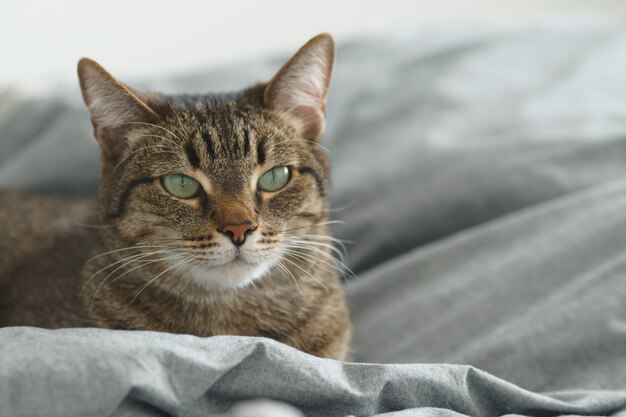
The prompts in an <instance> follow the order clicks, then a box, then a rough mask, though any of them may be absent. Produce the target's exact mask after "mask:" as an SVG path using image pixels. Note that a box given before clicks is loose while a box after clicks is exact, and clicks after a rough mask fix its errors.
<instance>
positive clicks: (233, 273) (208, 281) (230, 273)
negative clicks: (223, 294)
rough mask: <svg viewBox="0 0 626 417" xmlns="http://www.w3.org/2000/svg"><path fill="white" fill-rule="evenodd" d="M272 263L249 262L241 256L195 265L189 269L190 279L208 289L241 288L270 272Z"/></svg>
mask: <svg viewBox="0 0 626 417" xmlns="http://www.w3.org/2000/svg"><path fill="white" fill-rule="evenodd" d="M270 268H271V264H270V263H269V262H262V263H258V264H252V263H248V262H246V261H244V260H242V259H240V258H235V259H233V260H232V261H230V262H228V263H226V264H223V265H218V266H203V265H193V266H191V267H190V268H189V269H188V273H187V275H188V276H189V279H191V280H193V281H194V282H195V283H196V284H198V285H200V286H201V287H204V288H207V289H229V288H241V287H246V286H248V285H250V283H252V282H253V281H256V280H258V279H260V278H262V277H263V276H264V275H265V274H267V273H268V272H269V270H270Z"/></svg>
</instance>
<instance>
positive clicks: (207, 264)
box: [78, 34, 334, 288]
mask: <svg viewBox="0 0 626 417" xmlns="http://www.w3.org/2000/svg"><path fill="white" fill-rule="evenodd" d="M333 57H334V43H333V40H332V38H331V37H330V36H329V35H327V34H322V35H319V36H317V37H315V38H313V39H312V40H310V41H309V42H308V43H307V44H306V45H304V46H303V47H302V48H301V49H300V50H299V51H298V52H297V53H296V54H295V55H294V56H293V57H292V58H291V59H290V60H289V61H288V62H287V63H286V64H285V65H284V66H283V67H282V68H281V69H280V70H279V71H278V73H277V74H276V75H275V76H274V78H272V80H271V81H269V82H268V83H267V84H261V85H257V86H254V87H252V88H249V89H247V90H244V91H242V92H239V93H235V94H224V95H222V94H207V95H182V96H181V95H178V96H170V95H164V94H155V93H144V92H140V91H137V90H134V89H132V88H130V87H127V86H125V85H124V84H122V83H120V82H119V81H117V80H116V79H114V78H113V77H112V76H111V75H110V74H108V73H107V72H106V71H105V70H104V69H103V68H102V67H101V66H99V65H98V64H97V63H96V62H94V61H92V60H89V59H85V58H84V59H82V60H81V61H80V62H79V64H78V74H79V79H80V85H81V88H82V92H83V97H84V100H85V103H86V104H87V107H88V109H89V112H90V113H91V120H92V123H93V126H94V134H95V137H96V139H97V141H98V143H99V144H100V147H101V149H102V163H101V169H100V171H101V178H100V190H99V201H100V209H101V213H100V216H101V221H102V222H103V223H105V224H107V225H110V226H111V227H108V228H103V229H102V230H103V232H102V236H103V239H104V241H105V244H106V245H107V246H109V247H108V248H107V249H115V248H117V247H135V248H137V250H138V251H139V254H140V255H137V256H144V258H143V260H144V261H146V262H148V261H151V260H155V262H157V261H158V262H166V263H167V264H168V265H170V266H169V267H170V268H172V270H178V271H182V272H185V273H188V276H189V277H190V279H193V280H195V281H196V282H198V283H200V284H201V285H206V286H221V287H226V288H229V287H230V288H232V287H237V286H243V285H246V284H248V283H250V282H252V281H253V280H255V279H258V278H260V277H261V276H263V275H264V274H266V273H267V272H268V271H269V270H270V269H271V268H272V267H274V266H277V267H281V261H282V267H284V266H285V262H292V263H299V262H301V261H303V260H306V259H305V258H304V256H305V255H302V254H300V255H298V253H301V251H298V248H303V247H304V245H309V242H313V243H315V239H319V236H318V237H316V236H315V235H323V234H324V233H325V230H326V227H325V226H324V223H325V220H326V218H327V217H326V216H327V211H328V199H327V193H328V186H329V185H328V177H329V171H328V170H329V167H328V161H327V156H326V154H325V151H324V149H323V148H322V147H321V146H320V145H319V143H318V141H319V139H320V136H321V134H322V132H323V130H324V121H325V109H324V103H325V98H326V93H327V89H328V85H329V82H330V77H331V71H332V66H333ZM322 242H324V241H322ZM317 243H318V244H319V243H321V242H320V241H318V242H317ZM324 244H327V243H325V242H324ZM313 247H315V246H313ZM322 249H323V247H322ZM320 251H321V250H320ZM324 252H326V251H325V250H324ZM306 256H311V255H310V254H308V255H306ZM298 257H300V258H298ZM139 259H142V258H139ZM285 259H286V261H285Z"/></svg>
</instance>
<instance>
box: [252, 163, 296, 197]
mask: <svg viewBox="0 0 626 417" xmlns="http://www.w3.org/2000/svg"><path fill="white" fill-rule="evenodd" d="M289 177H290V171H289V167H286V166H280V167H274V168H272V169H270V170H269V171H267V172H266V173H265V174H263V175H261V176H260V177H259V182H258V185H257V186H258V187H259V190H261V191H269V192H273V191H278V190H280V189H281V188H283V187H284V186H285V185H287V183H288V182H289Z"/></svg>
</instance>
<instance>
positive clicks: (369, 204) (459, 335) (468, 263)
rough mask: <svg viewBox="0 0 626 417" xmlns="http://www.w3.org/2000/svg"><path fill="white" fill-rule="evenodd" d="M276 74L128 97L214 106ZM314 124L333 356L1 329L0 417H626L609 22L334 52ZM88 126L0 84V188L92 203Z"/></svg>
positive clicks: (620, 161) (264, 66)
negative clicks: (286, 410)
mask: <svg viewBox="0 0 626 417" xmlns="http://www.w3.org/2000/svg"><path fill="white" fill-rule="evenodd" d="M283 58H284V57H267V58H263V59H257V60H251V61H249V62H242V63H240V64H239V65H231V66H228V67H223V68H217V69H212V70H207V71H197V72H193V73H187V74H181V75H176V76H162V77H158V76H155V77H153V78H146V79H142V80H140V81H139V82H137V81H135V82H133V80H126V81H128V82H129V83H130V84H131V85H138V86H139V87H143V88H147V89H149V88H154V89H158V90H161V91H165V92H182V91H193V92H198V91H222V90H230V89H236V88H240V87H242V86H244V85H246V84H248V83H251V82H254V81H257V80H259V79H266V78H268V77H269V76H271V74H272V73H273V71H275V70H276V68H278V67H279V66H280V63H281V62H282V60H283ZM104 64H106V63H104ZM112 70H113V71H114V70H115V69H112ZM328 115H329V117H328V126H327V130H326V134H325V139H324V142H323V144H324V146H326V147H327V148H328V149H329V151H330V155H331V159H332V164H333V169H334V171H333V178H332V183H333V207H334V208H335V211H334V212H333V217H334V219H336V220H338V221H341V222H343V223H339V224H337V225H335V227H334V234H335V236H337V237H339V238H341V239H344V240H346V241H348V242H352V243H348V244H347V245H346V246H347V255H348V261H349V265H350V267H351V268H352V270H353V271H354V273H355V274H356V277H355V278H349V277H346V287H347V291H348V297H349V304H350V309H351V315H352V318H353V321H354V326H355V329H354V330H355V332H354V343H353V353H352V359H351V361H350V362H336V361H333V360H328V359H320V358H316V357H313V356H310V355H307V354H305V353H302V352H299V351H296V350H294V349H292V348H290V347H288V346H285V345H281V344H280V343H278V342H275V341H272V340H269V339H264V338H251V337H234V336H216V337H211V338H198V337H194V336H189V335H174V334H164V333H154V332H124V331H110V330H102V329H61V330H45V329H37V328H26V327H15V328H4V329H0V415H3V416H4V415H6V416H46V417H54V416H167V415H173V416H213V415H224V416H226V415H230V416H233V417H234V416H235V415H237V416H243V414H242V413H240V412H238V411H236V410H235V411H232V410H231V408H232V407H233V405H235V404H238V403H240V402H242V401H248V400H253V399H269V400H272V401H276V402H281V403H287V404H290V405H291V406H292V407H293V410H294V414H293V415H299V413H302V414H304V415H306V416H310V417H334V416H337V417H344V416H385V417H391V416H394V417H405V416H461V415H467V416H503V415H529V416H549V415H626V302H625V300H626V27H624V25H623V23H616V22H610V21H584V22H574V23H572V22H568V23H564V22H546V23H543V24H538V25H536V26H533V27H524V28H516V29H506V30H503V29H500V30H490V29H476V28H459V27H456V28H454V29H452V28H448V29H441V30H434V29H430V30H414V29H411V30H404V31H397V32H395V33H393V34H388V35H385V36H377V37H371V38H362V39H355V40H353V41H350V42H344V43H342V44H340V46H339V50H338V64H337V67H336V71H335V76H334V81H333V85H332V88H331V94H330V96H329V99H328ZM90 130H91V129H90V124H89V117H88V114H87V111H86V110H85V108H84V106H83V105H82V103H81V101H80V97H79V93H78V88H77V87H76V88H73V89H71V90H67V91H66V90H62V91H55V92H54V93H49V94H46V95H44V96H38V97H32V96H23V95H21V94H20V93H19V92H15V91H8V90H6V91H0V186H2V187H11V188H18V189H23V190H28V191H34V192H45V193H57V194H65V195H79V196H86V197H93V195H94V193H95V186H96V182H97V167H98V158H99V154H98V149H97V146H96V144H95V141H94V140H93V139H92V136H91V131H90ZM34 167H36V168H34ZM1 228H2V225H0V231H1ZM265 406H266V405H259V406H258V407H259V408H258V410H257V412H255V411H254V410H255V407H256V406H255V405H254V404H253V405H251V406H250V407H251V408H250V407H249V408H248V411H250V410H252V411H250V413H251V414H246V415H250V416H252V415H257V416H261V415H272V414H271V413H270V414H262V413H263V411H261V407H265ZM229 410H231V411H229ZM295 410H299V411H295ZM237 413H239V414H237ZM275 415H276V416H278V412H276V414H275ZM285 415H287V414H285Z"/></svg>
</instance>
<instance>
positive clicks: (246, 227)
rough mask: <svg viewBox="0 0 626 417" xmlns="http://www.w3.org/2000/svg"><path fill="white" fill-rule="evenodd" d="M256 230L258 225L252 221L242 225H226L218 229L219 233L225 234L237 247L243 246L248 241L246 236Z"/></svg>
mask: <svg viewBox="0 0 626 417" xmlns="http://www.w3.org/2000/svg"><path fill="white" fill-rule="evenodd" d="M255 230H256V224H254V223H253V222H252V221H247V222H245V223H240V224H232V223H231V224H225V225H222V227H220V228H219V229H218V232H220V233H223V234H225V235H227V236H228V237H230V240H231V241H232V242H233V244H234V245H235V246H241V245H243V244H244V243H245V241H246V236H247V235H249V234H250V233H252V232H254V231H255Z"/></svg>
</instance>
